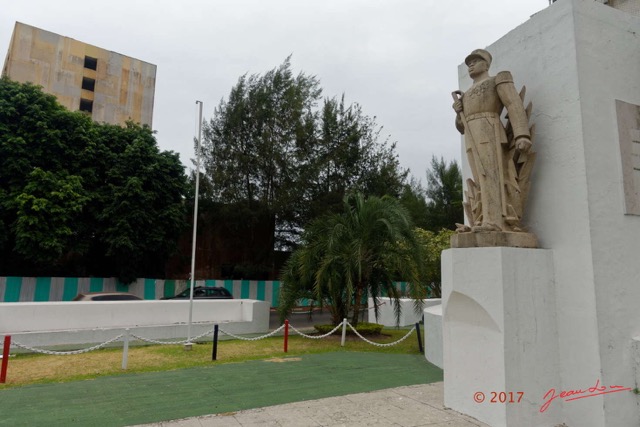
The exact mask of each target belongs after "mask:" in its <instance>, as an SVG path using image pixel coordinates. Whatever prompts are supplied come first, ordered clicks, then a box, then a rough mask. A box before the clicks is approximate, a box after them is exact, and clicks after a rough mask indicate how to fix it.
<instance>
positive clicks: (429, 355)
mask: <svg viewBox="0 0 640 427" xmlns="http://www.w3.org/2000/svg"><path fill="white" fill-rule="evenodd" d="M424 357H425V358H426V359H427V361H429V362H430V363H432V364H434V365H436V366H437V367H438V368H440V369H442V367H443V363H442V304H438V305H434V306H432V307H427V308H425V309H424Z"/></svg>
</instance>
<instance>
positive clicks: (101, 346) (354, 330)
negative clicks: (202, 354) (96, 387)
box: [11, 322, 416, 356]
mask: <svg viewBox="0 0 640 427" xmlns="http://www.w3.org/2000/svg"><path fill="white" fill-rule="evenodd" d="M347 326H349V327H350V328H351V330H352V331H353V332H354V333H355V334H356V335H357V336H358V337H359V338H360V339H362V340H363V341H365V342H367V343H369V344H371V345H374V346H376V347H391V346H393V345H396V344H399V343H401V342H402V341H404V340H406V339H407V338H408V337H409V336H410V335H411V334H412V333H413V331H414V330H415V329H416V327H415V326H414V327H413V328H411V330H410V331H409V332H407V334H406V335H405V336H404V337H402V338H400V339H399V340H397V341H394V342H392V343H386V344H380V343H376V342H373V341H370V340H368V339H367V338H365V337H363V336H362V335H361V334H360V333H359V332H358V331H357V330H356V329H355V328H354V327H353V326H352V325H351V323H349V322H347ZM284 327H285V325H281V326H280V327H279V328H278V329H275V330H273V331H271V332H269V333H268V334H266V335H261V336H259V337H252V338H247V337H242V336H239V335H235V334H232V333H231V332H227V331H225V330H223V329H220V332H222V333H223V334H225V335H228V336H230V337H232V338H236V339H239V340H243V341H258V340H261V339H264V338H269V337H271V336H274V335H275V334H277V333H278V332H280V331H281V330H282V329H284ZM289 327H290V328H291V330H293V331H294V332H295V333H297V334H298V335H300V336H302V337H304V338H309V339H314V340H318V339H322V338H326V337H328V336H330V335H332V334H333V333H335V332H336V331H337V330H338V329H340V328H341V327H342V323H340V324H339V325H337V326H336V327H335V328H333V329H332V330H331V331H329V332H327V333H326V334H324V335H307V334H305V333H303V332H302V331H300V330H299V329H297V328H295V327H294V326H293V325H291V324H289ZM213 330H214V328H212V329H210V330H208V331H206V332H204V333H202V334H200V335H198V336H196V337H193V338H192V339H191V340H182V341H159V340H154V339H151V338H144V337H141V336H139V335H136V334H129V336H130V337H131V338H135V339H137V340H140V341H144V342H148V343H151V344H159V345H179V344H186V343H188V342H189V341H197V340H199V339H200V338H202V337H205V336H207V335H210V334H211V333H212V332H213ZM123 336H124V334H120V335H118V336H116V337H114V338H112V339H110V340H108V341H106V342H103V343H101V344H97V345H95V346H93V347H88V348H85V349H81V350H73V351H54V350H44V349H39V348H35V347H29V346H27V345H24V344H21V343H19V342H17V341H13V342H12V343H11V345H12V346H15V347H19V348H22V349H24V350H28V351H31V352H34V353H42V354H48V355H56V356H66V355H74V354H82V353H88V352H90V351H93V350H98V349H100V348H103V347H106V346H107V345H109V344H111V343H113V342H115V341H118V340H119V339H121V338H122V337H123Z"/></svg>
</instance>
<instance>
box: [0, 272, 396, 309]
mask: <svg viewBox="0 0 640 427" xmlns="http://www.w3.org/2000/svg"><path fill="white" fill-rule="evenodd" d="M195 284H196V286H209V287H213V286H221V287H224V288H226V289H228V290H229V292H231V294H232V295H233V297H234V298H237V299H254V300H260V301H267V302H269V303H270V304H271V307H277V306H278V304H279V302H280V282H279V281H277V280H214V279H208V280H196V283H195ZM188 286H189V281H188V280H163V279H138V280H136V281H135V282H133V283H131V284H130V285H124V284H122V283H120V282H118V281H117V280H116V279H115V278H100V277H0V302H32V301H71V300H72V299H73V298H74V297H75V296H76V295H78V294H79V293H81V292H113V291H116V292H130V293H132V294H134V295H137V296H139V297H140V298H142V299H147V300H154V299H160V298H162V297H168V296H173V295H176V294H177V293H179V292H182V291H183V290H185V289H187V287H188ZM396 286H397V287H398V289H399V290H400V291H401V293H403V294H404V292H405V291H406V288H407V283H406V282H398V283H397V284H396ZM308 304H309V301H307V300H301V302H300V305H308Z"/></svg>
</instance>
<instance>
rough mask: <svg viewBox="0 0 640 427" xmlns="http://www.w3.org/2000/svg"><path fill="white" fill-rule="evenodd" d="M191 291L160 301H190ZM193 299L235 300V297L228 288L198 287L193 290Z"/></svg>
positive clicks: (187, 290)
mask: <svg viewBox="0 0 640 427" xmlns="http://www.w3.org/2000/svg"><path fill="white" fill-rule="evenodd" d="M190 292H191V290H190V289H188V288H187V289H186V290H185V291H183V292H180V293H179V294H178V295H176V296H174V297H164V298H160V299H189V293H190ZM193 299H233V295H231V292H229V291H228V290H227V289H226V288H222V287H219V286H216V287H206V286H196V287H195V288H193Z"/></svg>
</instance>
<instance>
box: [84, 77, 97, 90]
mask: <svg viewBox="0 0 640 427" xmlns="http://www.w3.org/2000/svg"><path fill="white" fill-rule="evenodd" d="M82 89H84V90H89V91H91V92H93V91H95V89H96V80H95V79H91V78H89V77H83V78H82Z"/></svg>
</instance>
